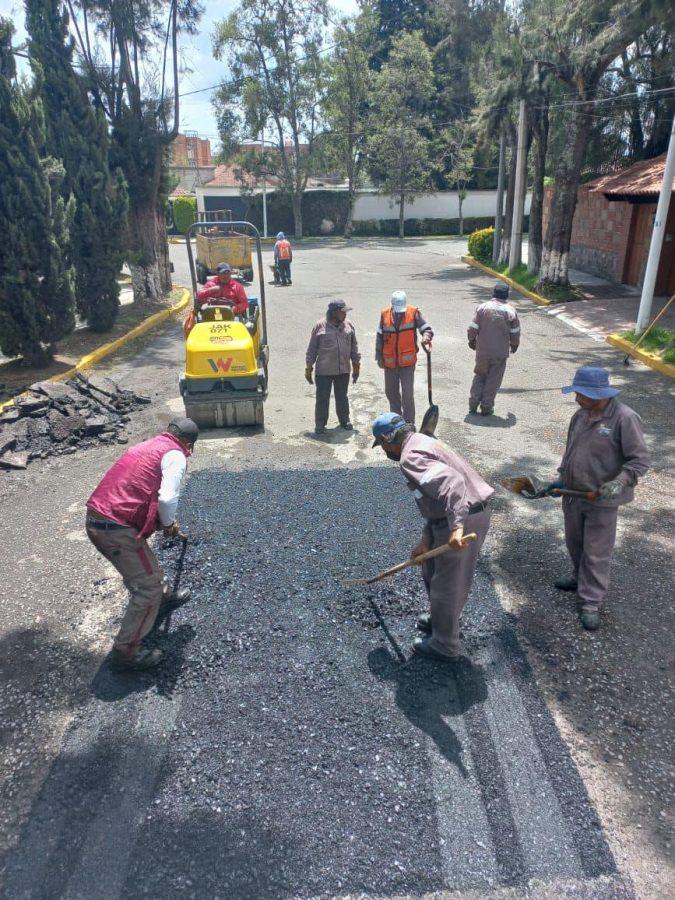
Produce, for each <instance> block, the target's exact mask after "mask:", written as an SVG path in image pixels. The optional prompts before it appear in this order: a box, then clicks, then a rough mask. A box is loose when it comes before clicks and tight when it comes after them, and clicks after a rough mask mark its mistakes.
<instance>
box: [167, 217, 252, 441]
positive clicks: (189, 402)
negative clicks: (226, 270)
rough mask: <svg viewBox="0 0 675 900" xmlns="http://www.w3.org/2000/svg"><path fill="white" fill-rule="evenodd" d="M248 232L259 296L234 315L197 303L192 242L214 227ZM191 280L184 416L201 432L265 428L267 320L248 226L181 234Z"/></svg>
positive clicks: (221, 306)
mask: <svg viewBox="0 0 675 900" xmlns="http://www.w3.org/2000/svg"><path fill="white" fill-rule="evenodd" d="M233 226H235V227H236V228H237V229H238V230H239V231H241V232H245V233H247V234H250V235H251V237H252V238H253V240H254V241H255V245H256V250H257V262H258V266H257V270H258V281H259V284H260V297H249V298H248V311H247V312H246V313H245V314H243V313H242V314H238V315H235V313H234V312H233V310H232V307H231V305H229V304H228V303H227V302H226V301H224V300H218V299H210V300H209V301H208V305H204V306H202V305H200V303H199V302H198V301H197V291H198V287H197V273H196V268H195V258H194V253H193V248H192V243H193V239H194V238H195V236H196V235H197V234H199V233H201V232H203V231H208V233H209V234H211V235H213V234H214V229H217V228H219V227H222V228H223V229H224V228H228V229H231V228H232V227H233ZM185 246H186V248H187V253H188V261H189V264H190V278H191V281H192V296H193V317H194V325H192V327H191V328H190V330H189V332H188V334H187V337H186V341H185V372H184V373H183V374H182V375H181V377H180V392H181V396H182V397H183V402H184V404H185V415H186V416H188V417H189V418H190V419H193V420H194V421H195V422H196V423H197V425H199V427H200V428H231V427H237V426H241V425H258V426H263V425H264V421H265V419H264V409H263V405H264V402H265V400H266V398H267V392H268V383H269V380H268V374H267V363H268V360H269V347H268V343H267V316H266V307H265V279H264V277H263V264H262V247H261V243H260V234H259V232H258V229H257V228H256V227H255V225H252V224H251V223H250V222H227V223H223V222H217V221H202V222H195V223H194V224H193V225H191V226H190V228H189V230H188V231H187V233H186V235H185Z"/></svg>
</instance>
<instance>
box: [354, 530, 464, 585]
mask: <svg viewBox="0 0 675 900" xmlns="http://www.w3.org/2000/svg"><path fill="white" fill-rule="evenodd" d="M476 537H477V535H475V534H474V533H473V532H471V533H470V534H465V535H463V536H462V544H468V543H469V542H470V541H475V540H476ZM453 549H454V547H451V546H450V545H449V544H442V545H441V546H440V547H434V549H433V550H427V551H426V552H425V553H420V555H419V556H415V557H414V558H412V559H406V561H405V562H402V563H399V564H398V565H397V566H392V568H391V569H386V570H385V571H384V572H380V573H379V575H373V577H372V578H356V579H354V580H353V581H347V582H346V584H348V585H356V584H373V583H374V582H375V581H382V579H383V578H389V576H390V575H396V574H398V573H399V572H402V571H403V570H404V569H408V568H410V566H418V565H420V563H423V562H425V561H426V560H427V559H434V558H435V557H437V556H442V555H443V554H444V553H447V552H448V551H449V550H453Z"/></svg>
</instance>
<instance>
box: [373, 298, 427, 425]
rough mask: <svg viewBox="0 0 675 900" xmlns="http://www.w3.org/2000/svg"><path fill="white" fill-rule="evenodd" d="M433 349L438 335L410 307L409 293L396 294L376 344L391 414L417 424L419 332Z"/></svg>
mask: <svg viewBox="0 0 675 900" xmlns="http://www.w3.org/2000/svg"><path fill="white" fill-rule="evenodd" d="M418 331H419V332H420V334H421V335H422V345H423V346H426V347H428V348H429V349H431V341H432V340H433V337H434V332H433V330H432V328H431V325H429V323H428V322H427V321H426V320H425V319H424V317H423V315H422V313H421V312H420V311H419V309H418V308H417V307H416V306H409V305H408V298H407V297H406V293H405V291H394V293H393V294H392V295H391V306H387V307H386V308H385V309H383V310H382V313H381V315H380V324H379V326H378V329H377V337H376V341H375V360H376V361H377V364H378V366H379V367H380V368H381V369H384V390H385V393H386V395H387V400H388V401H389V409H390V411H391V412H394V413H398V414H399V415H400V416H403V418H404V419H405V421H406V422H410V423H411V424H412V425H414V424H415V364H416V362H417V351H418V346H417V332H418Z"/></svg>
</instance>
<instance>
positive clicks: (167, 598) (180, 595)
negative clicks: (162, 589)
mask: <svg viewBox="0 0 675 900" xmlns="http://www.w3.org/2000/svg"><path fill="white" fill-rule="evenodd" d="M191 596H192V591H191V590H190V588H179V589H178V590H177V591H174V592H173V593H171V594H164V597H163V599H162V606H161V609H163V610H167V609H178V607H179V606H183V605H184V604H185V603H187V602H188V600H189V599H190V597H191Z"/></svg>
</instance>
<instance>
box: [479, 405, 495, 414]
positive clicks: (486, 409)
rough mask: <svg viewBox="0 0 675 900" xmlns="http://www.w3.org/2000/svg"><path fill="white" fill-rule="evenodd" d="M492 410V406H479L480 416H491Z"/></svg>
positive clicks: (493, 409)
mask: <svg viewBox="0 0 675 900" xmlns="http://www.w3.org/2000/svg"><path fill="white" fill-rule="evenodd" d="M494 411H495V408H494V406H481V408H480V414H481V416H491V415H492V413H493V412H494Z"/></svg>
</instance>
